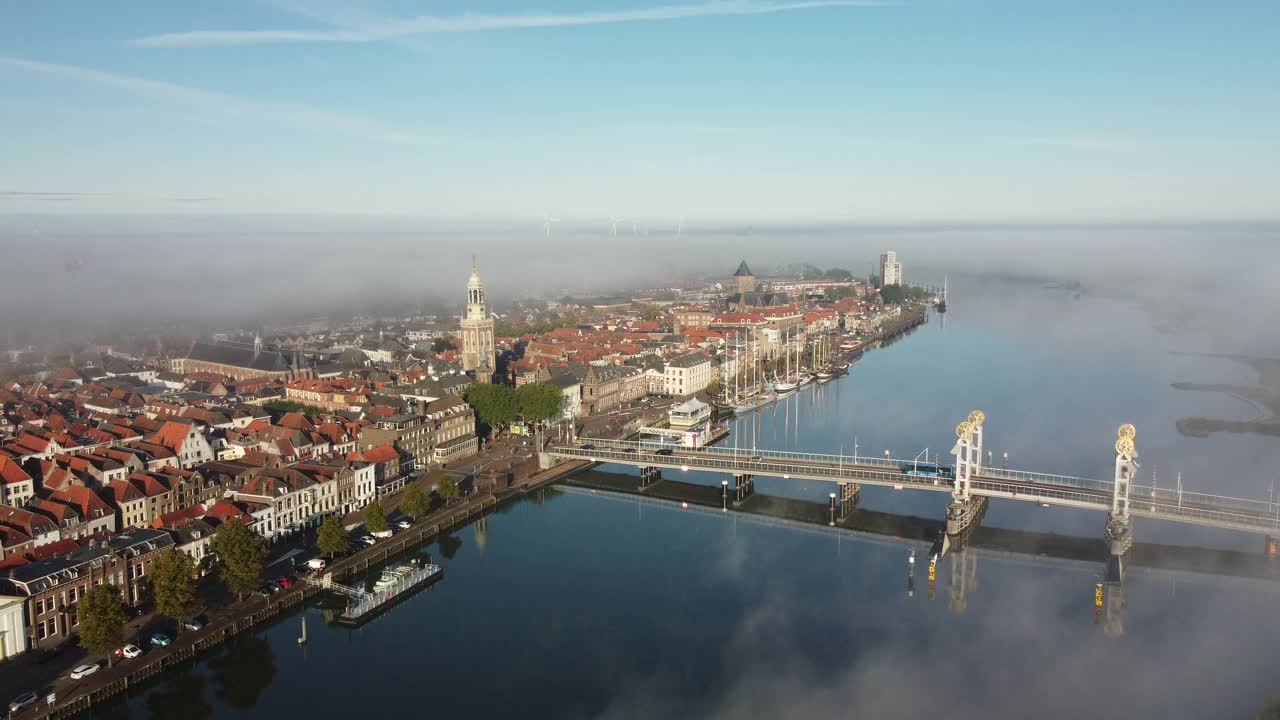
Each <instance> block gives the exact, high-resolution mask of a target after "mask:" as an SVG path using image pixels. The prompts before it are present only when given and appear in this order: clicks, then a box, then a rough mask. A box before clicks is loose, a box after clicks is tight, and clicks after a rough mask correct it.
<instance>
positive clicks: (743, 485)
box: [733, 475, 756, 503]
mask: <svg viewBox="0 0 1280 720" xmlns="http://www.w3.org/2000/svg"><path fill="white" fill-rule="evenodd" d="M755 491H756V478H755V476H754V475H734V476H733V501H734V502H735V503H740V502H742V501H743V500H746V499H747V498H748V497H750V496H751V495H753V494H755Z"/></svg>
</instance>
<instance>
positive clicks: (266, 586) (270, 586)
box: [258, 582, 280, 597]
mask: <svg viewBox="0 0 1280 720" xmlns="http://www.w3.org/2000/svg"><path fill="white" fill-rule="evenodd" d="M278 592H280V586H279V585H277V584H275V583H273V582H268V583H262V585H260V586H259V587H258V594H259V595H261V596H262V597H269V596H271V595H272V594H273V593H278Z"/></svg>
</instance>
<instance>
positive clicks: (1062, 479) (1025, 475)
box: [977, 467, 1113, 493]
mask: <svg viewBox="0 0 1280 720" xmlns="http://www.w3.org/2000/svg"><path fill="white" fill-rule="evenodd" d="M977 476H978V477H981V478H994V479H1000V480H1017V481H1019V482H1026V483H1035V484H1038V485H1055V486H1056V485H1069V486H1072V487H1078V488H1086V489H1089V490H1096V491H1100V492H1106V493H1110V492H1111V491H1112V485H1113V483H1111V482H1107V481H1104V480H1094V479H1092V478H1082V477H1075V476H1073V475H1054V474H1052V473H1042V472H1034V471H1031V470H1009V469H1006V468H993V467H984V468H982V470H981V471H979V472H978V474H977Z"/></svg>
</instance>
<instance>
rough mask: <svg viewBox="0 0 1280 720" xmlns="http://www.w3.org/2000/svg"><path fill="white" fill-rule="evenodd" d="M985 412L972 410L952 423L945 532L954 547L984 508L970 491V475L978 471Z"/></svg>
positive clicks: (981, 500)
mask: <svg viewBox="0 0 1280 720" xmlns="http://www.w3.org/2000/svg"><path fill="white" fill-rule="evenodd" d="M986 419H987V416H986V414H985V413H983V412H982V411H981V410H974V411H973V412H971V413H969V417H967V418H965V420H964V421H962V422H961V423H960V424H959V425H957V426H956V444H955V447H953V448H951V454H952V455H955V457H956V477H955V480H954V483H953V485H952V488H951V504H950V505H948V506H947V536H948V538H949V540H950V544H951V545H954V546H956V547H957V549H958V548H959V547H961V546H963V545H964V540H965V539H966V538H967V537H968V535H969V531H970V530H971V529H972V528H973V527H974V526H976V525H977V524H978V523H979V522H981V521H982V516H983V515H985V514H986V512H987V498H986V497H984V496H981V495H974V494H972V493H971V492H970V477H971V476H972V475H976V474H978V473H980V472H981V471H982V423H984V422H986Z"/></svg>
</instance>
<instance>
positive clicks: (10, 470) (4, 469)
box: [0, 455, 31, 485]
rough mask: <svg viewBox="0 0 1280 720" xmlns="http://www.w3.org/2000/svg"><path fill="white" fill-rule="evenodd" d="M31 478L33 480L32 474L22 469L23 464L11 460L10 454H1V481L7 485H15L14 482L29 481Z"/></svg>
mask: <svg viewBox="0 0 1280 720" xmlns="http://www.w3.org/2000/svg"><path fill="white" fill-rule="evenodd" d="M29 480H31V476H30V475H28V474H27V471H26V470H23V469H22V466H21V465H19V464H18V463H17V462H15V461H14V460H11V459H10V458H9V456H8V455H0V482H3V483H4V484H5V485H13V484H14V483H20V482H27V481H29Z"/></svg>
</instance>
